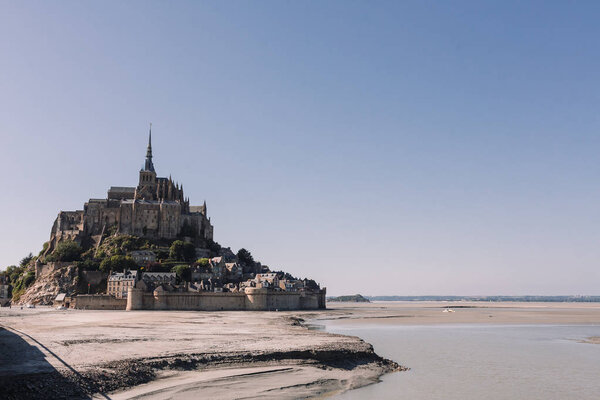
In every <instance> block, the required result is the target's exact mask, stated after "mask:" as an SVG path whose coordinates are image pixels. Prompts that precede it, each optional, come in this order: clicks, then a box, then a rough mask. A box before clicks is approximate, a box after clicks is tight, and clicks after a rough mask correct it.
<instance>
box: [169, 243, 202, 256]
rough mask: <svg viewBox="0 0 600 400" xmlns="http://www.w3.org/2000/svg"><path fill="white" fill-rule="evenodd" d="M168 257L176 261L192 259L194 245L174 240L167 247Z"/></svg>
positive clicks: (194, 251) (194, 250) (194, 249)
mask: <svg viewBox="0 0 600 400" xmlns="http://www.w3.org/2000/svg"><path fill="white" fill-rule="evenodd" d="M169 257H170V258H172V259H174V260H177V261H194V259H195V258H196V247H195V246H194V245H193V244H192V243H185V242H183V241H182V240H176V241H174V242H173V244H171V247H170V248H169Z"/></svg>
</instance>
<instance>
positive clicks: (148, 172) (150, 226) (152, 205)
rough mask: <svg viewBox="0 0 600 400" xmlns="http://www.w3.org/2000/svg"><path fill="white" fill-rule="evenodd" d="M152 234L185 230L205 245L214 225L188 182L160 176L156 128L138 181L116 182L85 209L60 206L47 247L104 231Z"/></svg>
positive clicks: (94, 237)
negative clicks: (186, 187)
mask: <svg viewBox="0 0 600 400" xmlns="http://www.w3.org/2000/svg"><path fill="white" fill-rule="evenodd" d="M108 231H112V232H116V233H121V234H131V235H135V236H140V237H146V238H152V239H163V238H164V239H174V238H176V237H181V236H185V237H188V238H190V239H192V240H194V241H195V245H196V246H199V247H202V245H203V244H204V243H205V242H206V241H212V239H213V226H212V224H211V222H210V219H209V218H208V217H207V214H206V202H204V204H203V205H202V206H190V201H189V198H186V197H185V196H184V192H183V185H181V186H180V185H179V184H178V183H175V182H173V180H172V179H171V177H169V178H162V177H157V175H156V171H155V170H154V164H153V163H152V130H150V133H149V136H148V148H147V150H146V160H145V163H144V167H143V168H142V169H141V170H140V173H139V181H138V185H137V187H121V186H113V187H111V188H110V189H109V190H108V195H107V198H105V199H90V200H89V201H88V202H87V203H85V204H84V206H83V210H77V211H61V212H60V213H59V214H58V217H57V218H56V220H55V221H54V225H53V226H52V232H51V234H50V242H49V246H48V250H47V251H48V252H50V251H52V250H53V248H54V247H55V246H56V244H57V243H58V242H60V241H62V240H74V241H76V242H78V243H80V244H81V243H83V242H84V241H86V240H88V241H89V240H92V241H93V242H98V241H99V240H101V237H102V235H103V234H104V233H105V232H108Z"/></svg>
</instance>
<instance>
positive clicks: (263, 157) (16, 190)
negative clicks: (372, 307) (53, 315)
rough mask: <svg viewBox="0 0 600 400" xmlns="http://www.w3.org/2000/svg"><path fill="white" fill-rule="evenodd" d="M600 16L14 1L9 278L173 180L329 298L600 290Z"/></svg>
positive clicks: (4, 93) (231, 240)
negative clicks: (159, 179)
mask: <svg viewBox="0 0 600 400" xmlns="http://www.w3.org/2000/svg"><path fill="white" fill-rule="evenodd" d="M599 11H600V3H595V2H588V3H586V2H580V3H574V4H571V3H569V4H566V3H564V4H563V3H550V2H527V3H526V4H523V3H521V2H501V3H492V2H476V1H464V2H459V3H444V2H416V1H415V2H412V1H408V2H387V1H377V2H360V1H357V2H347V1H328V2H312V1H308V2H278V1H261V2H252V3H247V2H209V1H206V2H174V3H165V2H155V1H143V2H142V1H130V2H125V3H116V2H115V3H104V2H95V3H93V2H76V1H62V2H56V3H49V2H38V1H27V2H17V1H5V2H0V54H2V58H1V59H0V148H1V149H2V157H1V158H0V167H1V168H2V170H3V174H2V175H3V179H2V186H3V188H4V192H5V193H4V195H3V196H2V197H1V200H0V218H1V221H2V222H3V229H2V231H0V243H2V247H1V249H2V252H0V269H4V268H5V267H6V266H8V265H12V264H17V263H18V262H19V260H20V259H21V258H22V257H24V256H26V255H27V254H28V253H29V252H32V253H33V254H37V253H38V252H39V251H40V249H41V248H42V244H43V243H44V242H45V241H47V240H48V239H49V236H50V229H51V227H52V223H53V221H54V219H55V218H56V215H57V214H58V212H59V211H60V210H77V209H82V207H83V204H84V202H86V201H87V200H88V199H89V198H102V197H105V196H106V191H107V190H108V188H109V187H110V186H133V185H136V184H137V178H138V171H139V169H140V166H141V165H142V163H143V161H144V155H145V149H146V143H147V134H148V123H149V122H152V123H153V125H152V134H153V151H154V165H155V167H156V171H157V173H158V175H159V176H169V175H172V176H173V179H175V180H177V181H178V182H180V183H182V184H183V186H184V190H185V192H186V195H187V196H189V197H190V200H191V204H192V205H201V204H202V202H203V201H204V200H206V201H207V205H208V215H209V216H210V217H211V220H212V223H213V225H214V227H215V229H214V237H215V240H216V241H217V242H219V243H220V244H222V245H224V246H231V247H232V250H234V251H237V250H238V249H239V248H242V247H244V248H246V249H248V250H250V251H251V252H252V254H253V255H254V258H255V259H257V260H259V261H261V262H262V263H263V264H266V265H268V266H270V267H271V268H272V269H276V270H279V269H283V270H285V271H288V272H290V273H291V274H293V275H296V276H300V277H310V278H313V279H315V280H316V281H317V282H319V283H321V284H322V285H323V286H326V287H327V288H328V295H332V296H333V295H343V294H354V293H360V294H363V295H380V294H378V293H393V294H391V295H422V293H442V294H443V295H450V294H448V293H455V294H456V295H461V296H471V295H480V294H481V293H486V295H494V293H501V294H502V295H527V294H531V295H580V294H581V295H597V294H600V293H599V292H598V287H599V283H600V269H599V268H598V265H599V263H600V246H598V243H599V242H600V229H599V226H600V202H599V201H598V200H599V198H600V188H599V185H598V177H599V176H600V164H599V163H598V149H599V147H600V135H599V134H598V132H600V118H599V116H598V106H599V105H600V97H599V96H598V93H600V90H599V89H600V68H599V67H600V44H599V43H598V40H597V38H598V37H599V36H600V26H599V25H598V23H597V20H598V16H599V15H600V13H599Z"/></svg>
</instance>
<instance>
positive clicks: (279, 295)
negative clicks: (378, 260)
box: [127, 288, 324, 311]
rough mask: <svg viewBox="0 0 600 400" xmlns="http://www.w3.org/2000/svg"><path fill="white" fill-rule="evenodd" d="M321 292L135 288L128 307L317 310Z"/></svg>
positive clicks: (214, 309) (199, 309)
mask: <svg viewBox="0 0 600 400" xmlns="http://www.w3.org/2000/svg"><path fill="white" fill-rule="evenodd" d="M320 297H321V295H320V294H312V293H304V292H273V291H268V290H267V289H254V288H252V289H247V290H246V292H240V293H231V292H227V293H212V292H201V293H192V292H188V293H181V292H155V293H145V292H143V291H142V290H141V289H135V288H131V289H129V292H128V298H127V310H196V311H245V310H250V311H275V310H279V311H284V310H316V309H319V308H324V307H320V303H321V302H320Z"/></svg>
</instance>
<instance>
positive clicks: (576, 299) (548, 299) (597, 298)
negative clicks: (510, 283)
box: [365, 296, 600, 303]
mask: <svg viewBox="0 0 600 400" xmlns="http://www.w3.org/2000/svg"><path fill="white" fill-rule="evenodd" d="M365 297H366V298H367V299H369V300H371V301H531V302H580V303H593V302H600V296H365Z"/></svg>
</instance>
